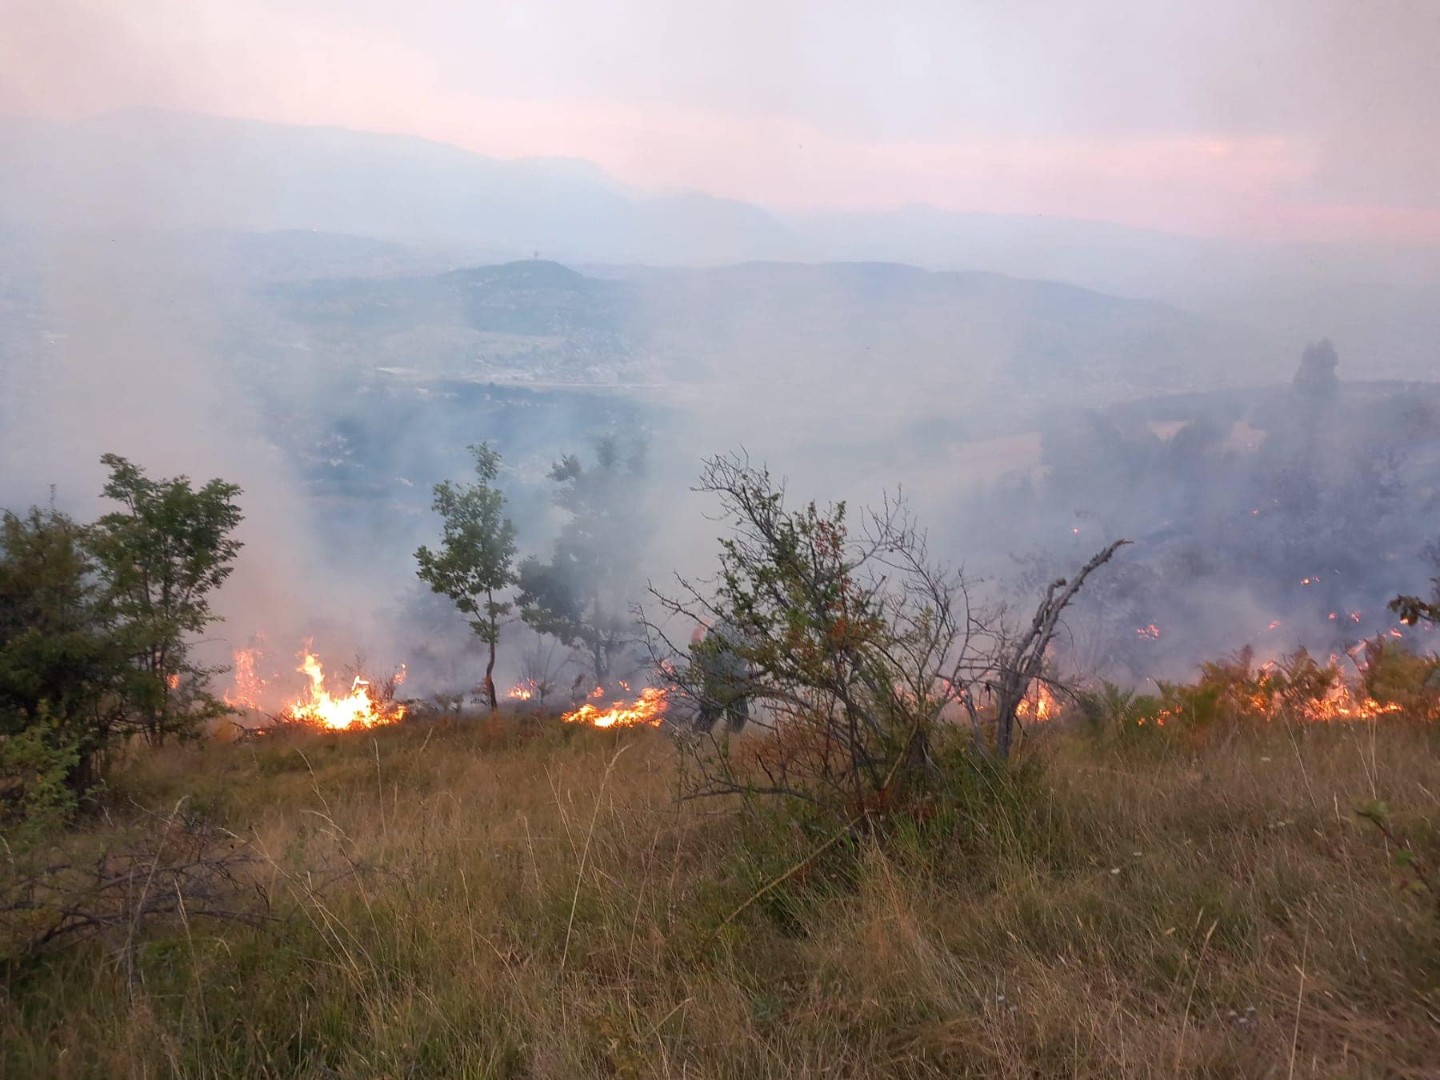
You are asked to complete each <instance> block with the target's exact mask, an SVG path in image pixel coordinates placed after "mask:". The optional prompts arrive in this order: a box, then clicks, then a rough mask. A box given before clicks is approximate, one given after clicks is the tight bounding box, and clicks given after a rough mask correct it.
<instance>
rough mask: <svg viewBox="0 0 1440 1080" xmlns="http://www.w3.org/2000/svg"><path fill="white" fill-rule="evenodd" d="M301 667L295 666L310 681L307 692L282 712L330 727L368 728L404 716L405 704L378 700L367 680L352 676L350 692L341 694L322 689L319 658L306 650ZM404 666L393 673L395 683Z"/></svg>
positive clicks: (402, 672)
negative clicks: (340, 695)
mask: <svg viewBox="0 0 1440 1080" xmlns="http://www.w3.org/2000/svg"><path fill="white" fill-rule="evenodd" d="M301 656H302V659H301V661H300V666H299V667H298V668H297V669H296V670H297V671H300V672H302V673H304V675H305V676H306V678H308V679H309V680H310V686H309V689H308V690H307V691H306V695H305V697H304V698H302V699H301V700H299V701H296V702H294V703H293V704H291V705H290V706H289V707H287V708H286V709H285V715H286V716H287V717H289V718H290V719H291V720H297V721H299V722H301V723H306V724H316V725H318V726H320V727H325V728H330V729H332V730H343V729H346V728H357V727H358V728H368V727H376V726H378V725H380V724H393V723H395V722H396V721H398V720H401V719H403V718H404V716H405V706H403V705H396V704H394V703H392V702H385V701H381V700H380V698H379V696H378V695H377V694H376V693H375V690H374V688H373V687H372V686H371V685H370V683H369V682H368V681H366V680H365V679H363V678H361V677H360V676H359V675H357V676H355V681H354V682H353V683H351V684H350V692H349V693H348V694H346V695H345V696H344V697H335V696H333V695H332V694H331V693H330V692H329V691H328V690H326V689H325V669H324V668H323V667H322V666H321V664H320V659H319V657H317V656H316V655H315V654H314V653H312V652H310V651H309V650H308V649H307V650H305V651H304V652H303V653H302V654H301ZM404 678H405V669H404V668H401V669H400V671H399V672H398V673H397V675H396V680H395V681H396V683H397V684H398V683H400V682H403V681H404Z"/></svg>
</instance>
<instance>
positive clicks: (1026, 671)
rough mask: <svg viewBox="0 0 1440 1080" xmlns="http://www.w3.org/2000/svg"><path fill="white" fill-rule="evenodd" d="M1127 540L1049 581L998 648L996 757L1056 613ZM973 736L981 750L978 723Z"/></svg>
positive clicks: (1006, 743) (1005, 747)
mask: <svg viewBox="0 0 1440 1080" xmlns="http://www.w3.org/2000/svg"><path fill="white" fill-rule="evenodd" d="M1128 543H1130V541H1129V540H1116V541H1115V542H1114V543H1113V544H1111V545H1110V546H1109V547H1107V548H1105V549H1104V550H1103V551H1101V552H1099V553H1098V554H1096V555H1095V557H1094V558H1092V559H1091V560H1090V561H1089V562H1087V563H1086V564H1085V565H1084V566H1082V567H1081V568H1080V571H1079V573H1077V574H1076V575H1075V576H1074V577H1072V578H1068V579H1067V578H1057V579H1056V580H1055V581H1052V582H1051V583H1050V585H1049V587H1048V588H1047V589H1046V590H1045V598H1044V599H1043V600H1041V601H1040V606H1039V607H1038V608H1036V609H1035V618H1034V619H1033V620H1031V623H1030V628H1029V629H1028V630H1027V631H1026V632H1025V633H1024V634H1022V635H1021V636H1020V637H1019V638H1018V639H1017V640H1016V641H1014V642H1012V643H1010V644H1009V645H1008V646H1002V647H1001V649H1000V650H999V653H998V655H997V657H996V665H995V677H994V680H993V687H994V693H995V752H996V754H998V755H999V756H1000V757H1002V758H1004V757H1009V756H1010V748H1011V746H1012V745H1013V744H1014V739H1015V727H1016V725H1017V723H1018V719H1017V716H1018V713H1019V710H1020V703H1021V702H1022V701H1024V700H1025V695H1026V694H1028V693H1029V692H1030V686H1031V684H1032V683H1034V682H1035V680H1036V679H1038V678H1040V670H1041V667H1042V665H1043V664H1044V662H1045V650H1046V649H1048V648H1049V647H1050V642H1051V639H1053V638H1054V637H1055V630H1056V627H1057V626H1058V625H1059V622H1060V615H1061V614H1062V613H1063V612H1064V610H1065V608H1066V607H1067V606H1068V605H1069V603H1070V601H1071V600H1073V599H1074V598H1075V594H1076V593H1078V592H1079V591H1080V586H1082V585H1084V584H1085V579H1086V578H1088V577H1089V576H1090V575H1091V574H1093V573H1094V572H1095V571H1096V570H1098V569H1099V568H1100V567H1102V566H1104V565H1105V564H1106V563H1107V562H1109V561H1110V558H1111V556H1113V555H1114V554H1115V552H1117V551H1119V550H1120V548H1121V547H1123V546H1124V545H1125V544H1128ZM966 702H967V708H969V709H970V715H971V720H972V722H974V721H976V720H977V716H976V713H975V711H974V707H973V702H972V701H971V700H970V698H969V697H968V696H967V698H966ZM975 735H976V749H977V750H980V751H982V752H983V750H984V742H983V739H982V738H981V737H980V728H979V725H978V723H976V724H975Z"/></svg>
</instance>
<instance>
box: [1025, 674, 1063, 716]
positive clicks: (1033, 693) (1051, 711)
mask: <svg viewBox="0 0 1440 1080" xmlns="http://www.w3.org/2000/svg"><path fill="white" fill-rule="evenodd" d="M1059 714H1060V702H1059V701H1057V700H1056V699H1055V695H1054V694H1052V693H1051V692H1050V688H1049V687H1048V686H1046V685H1045V684H1044V683H1043V682H1039V681H1038V680H1037V681H1036V682H1033V683H1031V684H1030V690H1029V691H1028V692H1026V694H1025V696H1024V697H1023V698H1021V699H1020V704H1019V706H1018V707H1017V708H1016V709H1015V715H1016V716H1017V717H1019V718H1020V720H1021V721H1022V722H1024V723H1027V724H1028V723H1040V724H1043V723H1045V721H1047V720H1053V719H1055V717H1056V716H1058V715H1059Z"/></svg>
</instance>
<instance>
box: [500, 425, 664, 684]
mask: <svg viewBox="0 0 1440 1080" xmlns="http://www.w3.org/2000/svg"><path fill="white" fill-rule="evenodd" d="M643 471H644V470H643V455H642V452H641V448H640V447H639V446H636V447H633V448H632V450H631V453H630V454H628V455H622V453H621V447H620V444H619V442H618V441H617V440H616V439H614V438H608V437H607V438H604V439H601V440H599V441H598V442H597V443H596V447H595V463H594V464H593V465H589V466H586V465H585V464H583V463H582V462H581V461H580V459H579V457H577V456H575V455H573V454H567V455H566V456H565V457H563V458H562V459H561V460H560V461H559V462H558V463H557V464H556V465H555V466H554V468H552V469H551V470H550V479H552V480H554V481H555V483H556V484H557V485H559V488H558V490H557V492H556V496H555V501H556V503H557V504H558V505H559V506H560V508H561V509H562V510H564V511H565V512H566V513H567V514H568V520H567V521H566V522H565V524H564V525H563V526H562V527H561V529H560V534H559V536H557V537H556V539H555V547H554V550H553V551H552V553H551V557H550V561H549V562H542V561H541V560H540V559H538V558H535V557H534V556H531V557H530V558H528V559H526V560H524V562H522V563H521V564H520V574H519V581H520V607H521V613H522V614H523V616H524V618H525V621H526V622H527V623H529V624H530V625H531V626H532V627H533V628H534V629H535V630H537V631H539V632H540V633H542V634H549V635H550V636H552V637H555V638H558V639H559V640H560V641H561V642H563V643H564V644H565V645H567V646H569V647H570V648H572V649H577V650H580V651H582V652H584V653H585V654H586V655H587V656H588V658H589V660H590V662H591V666H592V667H593V670H594V674H595V678H596V680H597V681H599V682H600V683H602V684H603V683H605V682H607V681H608V680H609V679H610V677H611V675H612V674H613V673H614V669H615V665H616V663H617V661H619V660H620V659H621V658H622V657H624V656H625V655H626V654H627V653H628V652H629V650H630V649H631V648H632V647H633V646H634V645H635V643H636V642H637V640H638V639H639V633H638V630H639V628H638V626H637V625H636V622H635V617H634V615H633V614H632V613H631V608H630V600H629V596H630V593H629V590H630V588H631V586H632V585H633V584H634V577H635V575H636V573H637V567H638V563H639V548H640V544H641V542H642V540H643V538H644V537H645V535H646V533H645V529H644V527H643V525H642V523H641V522H640V521H639V520H637V516H636V510H637V504H638V500H637V498H636V494H637V488H638V483H637V482H638V480H639V479H640V478H641V476H642V475H643Z"/></svg>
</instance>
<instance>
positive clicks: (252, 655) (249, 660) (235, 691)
mask: <svg viewBox="0 0 1440 1080" xmlns="http://www.w3.org/2000/svg"><path fill="white" fill-rule="evenodd" d="M259 652H260V650H259V649H236V650H235V685H234V686H232V687H230V689H229V690H226V691H225V693H224V694H223V695H222V696H223V697H224V699H225V704H226V705H229V706H230V707H231V708H232V709H253V710H255V711H256V712H263V711H264V708H263V706H262V705H261V704H260V699H261V696H262V695H263V694H264V692H265V680H264V679H263V678H261V677H260V675H259V674H258V673H257V672H256V670H255V662H256V660H257V659H258V658H259Z"/></svg>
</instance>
